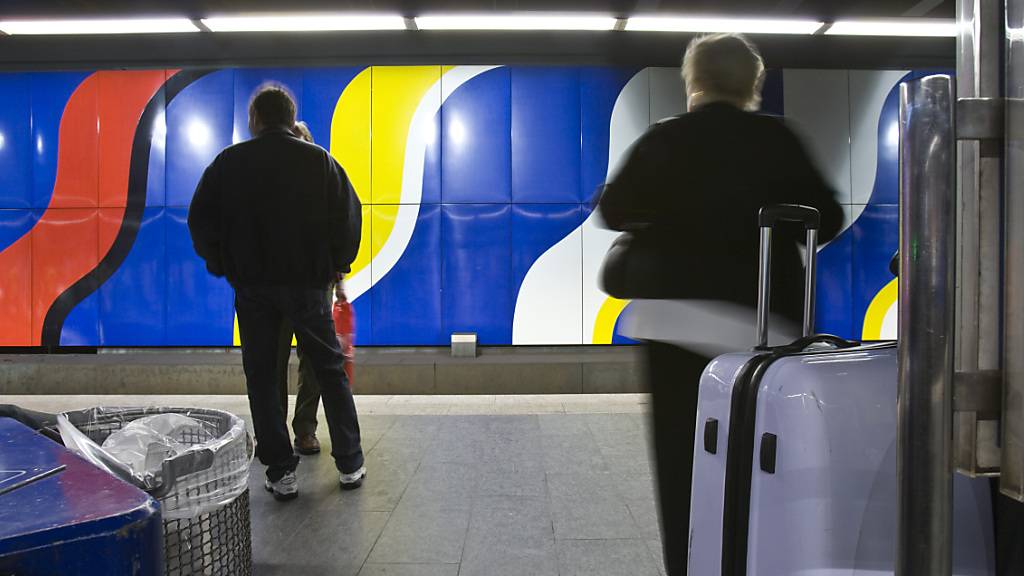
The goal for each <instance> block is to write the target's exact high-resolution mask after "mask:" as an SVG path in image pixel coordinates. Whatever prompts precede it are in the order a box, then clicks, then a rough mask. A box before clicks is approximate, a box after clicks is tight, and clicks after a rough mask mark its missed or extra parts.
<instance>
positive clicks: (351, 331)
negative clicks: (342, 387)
mask: <svg viewBox="0 0 1024 576" xmlns="http://www.w3.org/2000/svg"><path fill="white" fill-rule="evenodd" d="M333 316H334V331H335V332H336V333H337V334H338V342H339V343H340V344H341V353H342V355H343V356H344V357H345V364H344V368H345V375H346V376H348V382H349V386H351V385H352V382H353V376H354V373H355V360H356V349H355V345H356V330H355V324H356V318H355V312H353V311H352V304H351V303H350V302H349V301H348V298H345V297H344V295H342V298H339V299H338V300H335V302H334V310H333Z"/></svg>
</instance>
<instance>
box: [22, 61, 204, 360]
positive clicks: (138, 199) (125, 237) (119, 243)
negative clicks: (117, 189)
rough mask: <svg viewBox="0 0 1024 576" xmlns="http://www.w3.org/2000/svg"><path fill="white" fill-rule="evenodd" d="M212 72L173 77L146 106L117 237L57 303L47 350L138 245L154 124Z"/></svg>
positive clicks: (45, 337) (49, 316)
mask: <svg viewBox="0 0 1024 576" xmlns="http://www.w3.org/2000/svg"><path fill="white" fill-rule="evenodd" d="M211 72H213V70H183V71H181V72H178V73H177V74H175V75H174V76H171V77H170V78H169V79H168V80H167V82H165V83H164V85H163V86H161V87H160V89H159V90H157V92H156V94H154V95H153V97H152V98H151V99H150V100H149V102H148V103H147V104H146V108H145V109H144V110H143V112H142V116H141V118H140V119H139V123H138V125H137V126H136V128H135V137H134V139H133V140H132V152H131V160H130V163H129V167H128V199H127V202H126V207H125V211H124V218H123V219H122V220H121V227H120V229H118V231H117V237H116V238H115V239H114V243H113V245H112V246H111V247H110V250H109V251H107V254H106V255H105V256H104V257H103V259H102V260H100V262H99V264H97V265H96V267H95V268H93V269H92V270H91V271H89V273H87V274H86V275H85V276H83V277H82V278H81V279H79V280H78V281H77V282H75V283H74V284H72V285H71V286H70V287H68V289H67V290H65V291H64V292H62V293H61V295H60V296H58V297H57V299H56V300H54V302H53V305H51V306H50V309H49V310H47V312H46V318H45V319H44V320H43V332H42V340H41V343H42V345H43V346H47V347H58V346H60V335H61V332H62V331H63V330H64V321H65V320H67V317H68V314H70V313H71V311H72V310H74V308H75V306H78V305H79V304H81V303H82V301H83V300H85V299H86V298H88V297H89V296H90V295H92V294H93V293H94V292H96V290H99V288H100V286H102V285H103V284H104V283H105V282H106V281H107V280H109V279H110V277H111V276H113V275H114V272H117V270H118V268H120V267H121V264H123V263H124V261H125V259H126V258H128V254H129V253H130V252H131V251H132V247H133V246H134V245H135V238H136V237H137V236H138V234H139V228H140V227H141V225H142V215H143V213H144V212H145V210H146V187H147V184H148V181H149V154H150V147H151V145H152V141H153V122H154V120H155V119H156V118H157V115H158V114H159V113H160V112H161V111H162V110H164V109H166V107H167V106H168V105H169V104H170V103H171V100H173V99H174V97H175V96H177V95H178V94H179V93H181V91H182V90H184V89H185V88H186V87H187V86H188V85H189V84H192V83H193V82H195V81H196V80H198V79H200V78H202V77H203V76H205V75H207V74H209V73H211Z"/></svg>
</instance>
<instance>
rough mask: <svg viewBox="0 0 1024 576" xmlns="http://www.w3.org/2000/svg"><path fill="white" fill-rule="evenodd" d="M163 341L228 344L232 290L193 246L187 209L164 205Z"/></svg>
mask: <svg viewBox="0 0 1024 576" xmlns="http://www.w3.org/2000/svg"><path fill="white" fill-rule="evenodd" d="M164 220H165V227H166V234H167V244H166V254H167V256H166V257H167V276H166V280H167V322H166V327H167V330H166V335H167V336H166V340H167V342H168V343H173V344H174V345H179V346H230V345H231V341H232V327H233V326H234V313H235V304H234V291H233V290H232V289H231V286H230V285H229V284H228V283H227V281H226V280H224V279H223V278H215V277H213V276H211V275H210V274H209V273H208V272H207V271H206V265H205V263H204V262H203V261H202V259H200V258H199V256H197V255H196V253H195V251H194V250H193V249H192V239H191V237H190V236H189V233H188V208H183V207H175V208H170V207H169V208H167V210H166V212H165V216H164Z"/></svg>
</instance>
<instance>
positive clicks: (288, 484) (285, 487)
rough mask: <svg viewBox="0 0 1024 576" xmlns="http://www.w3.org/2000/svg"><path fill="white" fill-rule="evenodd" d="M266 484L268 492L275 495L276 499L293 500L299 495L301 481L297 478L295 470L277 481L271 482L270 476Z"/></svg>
mask: <svg viewBox="0 0 1024 576" xmlns="http://www.w3.org/2000/svg"><path fill="white" fill-rule="evenodd" d="M264 486H265V487H266V489H267V492H270V493H272V494H273V495H274V499H275V500H281V501H284V500H292V499H294V498H297V497H298V496H299V481H298V480H297V479H296V478H295V472H289V473H287V474H285V475H284V476H281V479H280V480H278V481H277V482H271V481H270V479H269V478H268V479H267V480H266V484H264Z"/></svg>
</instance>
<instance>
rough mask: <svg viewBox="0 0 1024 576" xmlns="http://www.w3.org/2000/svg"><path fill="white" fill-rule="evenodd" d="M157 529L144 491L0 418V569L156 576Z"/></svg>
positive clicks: (155, 510)
mask: <svg viewBox="0 0 1024 576" xmlns="http://www.w3.org/2000/svg"><path fill="white" fill-rule="evenodd" d="M61 467H63V468H61ZM55 469H59V471H55V472H53V473H51V474H49V475H46V474H47V472H50V471H54V470H55ZM39 476H43V477H42V478H40V479H38V480H35V481H29V480H31V479H32V478H36V477H39ZM26 482H27V483H26ZM16 486H17V487H16ZM12 488H13V490H12ZM7 490H9V491H7ZM162 534H163V531H162V523H161V518H160V506H159V504H158V503H157V502H156V500H154V499H153V498H151V497H150V496H149V495H148V494H146V493H145V492H143V491H142V490H139V489H138V488H136V487H134V486H132V485H130V484H128V483H126V482H124V481H122V480H119V479H118V478H115V477H114V476H111V475H110V474H108V473H107V472H104V471H103V470H100V469H99V468H97V467H95V466H93V465H92V464H90V463H88V462H86V461H85V460H82V459H81V458H79V457H78V456H76V455H74V454H72V453H71V452H69V451H68V450H66V449H65V448H64V447H62V446H60V445H59V444H56V443H55V442H53V441H51V440H49V439H47V438H44V437H43V436H40V435H39V434H37V433H35V432H33V431H32V430H30V429H29V428H27V427H25V426H24V425H22V424H20V423H18V422H16V421H14V420H11V419H9V418H0V574H8V573H12V574H18V575H19V576H36V575H44V574H45V575H52V574H78V575H82V576H91V575H97V576H100V575H103V576H108V575H114V574H117V575H122V574H123V575H139V576H150V575H161V574H163V573H164V561H163V540H162Z"/></svg>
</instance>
